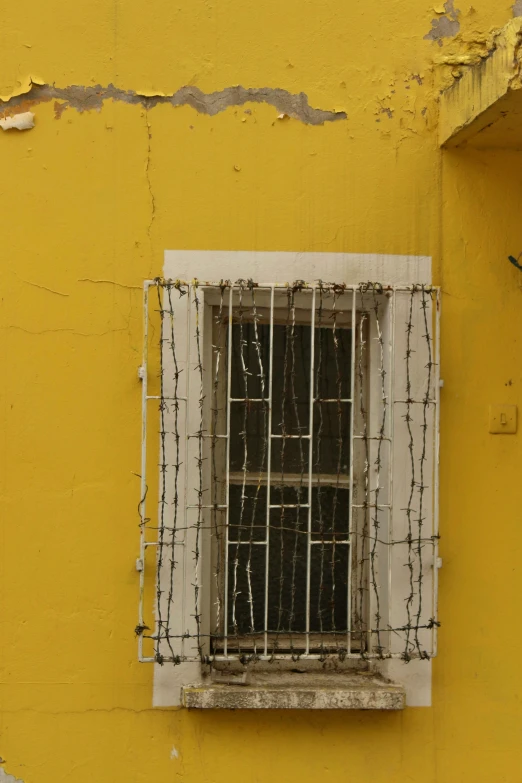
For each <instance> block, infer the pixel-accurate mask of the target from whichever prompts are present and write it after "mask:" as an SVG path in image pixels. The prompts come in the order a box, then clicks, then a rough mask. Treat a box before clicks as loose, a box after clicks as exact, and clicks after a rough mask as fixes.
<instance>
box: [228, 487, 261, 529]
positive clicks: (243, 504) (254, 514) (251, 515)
mask: <svg viewBox="0 0 522 783" xmlns="http://www.w3.org/2000/svg"><path fill="white" fill-rule="evenodd" d="M229 524H230V531H229V539H230V540H231V541H264V540H265V539H266V486H260V487H258V486H252V485H247V486H246V487H245V492H244V497H243V487H242V485H241V484H231V485H230V514H229Z"/></svg>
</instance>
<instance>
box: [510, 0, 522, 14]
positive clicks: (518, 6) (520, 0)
mask: <svg viewBox="0 0 522 783" xmlns="http://www.w3.org/2000/svg"><path fill="white" fill-rule="evenodd" d="M511 10H512V11H513V16H522V0H515V2H514V3H513V5H512V6H511Z"/></svg>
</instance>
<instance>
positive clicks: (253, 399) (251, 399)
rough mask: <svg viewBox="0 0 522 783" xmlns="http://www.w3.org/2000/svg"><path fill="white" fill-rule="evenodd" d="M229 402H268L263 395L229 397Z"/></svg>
mask: <svg viewBox="0 0 522 783" xmlns="http://www.w3.org/2000/svg"><path fill="white" fill-rule="evenodd" d="M230 402H270V400H267V399H266V398H263V397H231V398H230Z"/></svg>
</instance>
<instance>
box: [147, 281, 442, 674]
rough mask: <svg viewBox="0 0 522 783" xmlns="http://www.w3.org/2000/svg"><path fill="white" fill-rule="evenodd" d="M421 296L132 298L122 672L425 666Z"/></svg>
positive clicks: (412, 292)
mask: <svg viewBox="0 0 522 783" xmlns="http://www.w3.org/2000/svg"><path fill="white" fill-rule="evenodd" d="M439 296H440V294H439V290H438V289H436V288H434V287H431V286H427V285H417V284H412V285H403V286H388V285H380V284H377V283H368V284H360V285H356V286H349V285H345V284H332V283H324V282H321V281H319V282H317V283H314V284H308V283H305V282H303V281H296V282H295V283H293V284H284V285H275V284H274V285H257V284H256V283H254V282H253V281H252V280H238V281H236V282H233V283H232V282H230V281H224V280H222V281H220V282H219V283H202V282H199V281H197V280H194V281H192V282H190V283H189V282H181V281H167V280H162V279H157V280H154V281H146V283H145V289H144V330H145V339H144V357H143V366H142V368H141V373H140V375H141V378H142V383H143V395H142V409H143V410H142V415H143V427H142V468H141V500H140V503H139V512H140V528H141V553H140V558H139V560H138V568H139V570H140V572H141V573H140V609H139V622H138V626H137V628H136V632H137V634H138V639H139V657H140V660H143V661H156V662H159V663H163V662H167V661H172V662H174V663H181V662H183V661H201V662H205V663H208V662H211V661H221V660H234V659H239V660H241V661H242V662H248V661H250V660H260V659H261V660H274V659H284V658H290V659H293V660H297V659H300V658H302V659H319V660H324V659H325V658H327V657H331V656H337V657H338V658H340V659H341V660H344V659H345V658H358V657H362V658H402V659H403V660H405V661H409V660H411V659H412V658H429V657H431V656H432V655H434V654H435V653H436V632H437V627H438V625H439V623H438V621H437V563H438V561H437V542H438V532H437V511H438V509H437V483H438V416H439V361H438V322H439V309H440V308H439ZM158 432H159V467H158V463H157V455H158V446H157V435H158ZM148 475H150V479H149V478H148V477H147V476H148ZM158 485H159V486H158ZM156 487H157V488H158V489H157V492H158V496H157V497H156V496H155V493H156ZM149 509H153V512H151V513H152V515H151V516H150V517H148V516H147V513H149ZM153 560H154V562H152V561H153ZM152 593H153V595H152ZM152 606H154V617H153V618H152V616H151V617H149V614H151V612H150V611H148V610H149V609H152ZM146 610H147V611H146ZM146 614H147V617H146V616H145V615H146Z"/></svg>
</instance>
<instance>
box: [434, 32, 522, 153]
mask: <svg viewBox="0 0 522 783" xmlns="http://www.w3.org/2000/svg"><path fill="white" fill-rule="evenodd" d="M521 44H522V18H517V19H513V20H512V21H511V22H509V23H508V24H507V25H506V26H505V27H503V28H502V30H501V31H500V32H499V34H498V35H497V37H496V39H495V48H494V50H493V51H492V52H491V54H490V55H489V56H488V57H487V58H486V59H484V60H482V62H480V63H479V64H477V65H473V66H471V67H470V68H469V69H468V70H467V71H466V72H465V74H464V75H463V76H462V78H461V79H459V81H457V82H455V84H454V85H453V86H452V87H450V88H449V89H448V90H446V91H445V92H444V93H443V94H442V96H441V103H440V123H439V141H440V144H441V146H443V147H456V146H460V145H462V144H469V145H471V146H473V147H482V148H489V147H500V148H505V149H522V89H521V87H522V80H521V73H520V69H521V64H522V49H521Z"/></svg>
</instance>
